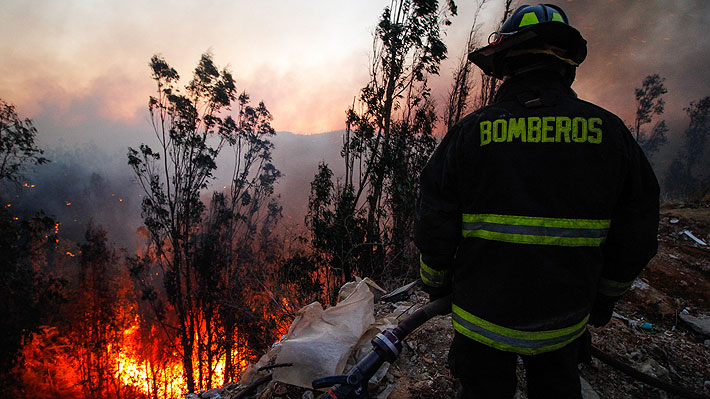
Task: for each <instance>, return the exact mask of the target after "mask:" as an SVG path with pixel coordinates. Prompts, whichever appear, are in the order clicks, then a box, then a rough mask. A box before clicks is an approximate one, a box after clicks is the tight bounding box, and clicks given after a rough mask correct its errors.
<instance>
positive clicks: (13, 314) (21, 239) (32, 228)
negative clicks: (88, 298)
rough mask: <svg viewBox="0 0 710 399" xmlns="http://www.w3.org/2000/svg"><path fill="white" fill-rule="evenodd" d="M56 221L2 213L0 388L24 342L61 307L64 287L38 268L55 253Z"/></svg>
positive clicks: (5, 383) (2, 210) (7, 380)
mask: <svg viewBox="0 0 710 399" xmlns="http://www.w3.org/2000/svg"><path fill="white" fill-rule="evenodd" d="M54 225H55V221H54V220H53V219H52V218H50V217H48V216H46V215H44V214H43V213H41V212H40V213H38V214H37V215H35V216H34V217H32V218H30V219H27V220H20V219H18V218H15V217H13V216H12V214H11V213H10V212H9V210H7V209H6V208H4V207H3V208H0V254H2V256H0V292H2V295H0V313H1V314H2V315H3V316H2V318H0V328H1V329H2V331H3V333H2V335H1V337H0V385H2V386H5V387H8V386H10V381H11V378H12V376H10V375H9V372H10V370H12V368H13V365H14V364H15V362H16V361H18V360H20V359H18V358H17V355H18V350H19V349H20V347H21V345H22V342H23V339H26V338H28V337H29V336H30V334H31V333H33V332H35V331H38V328H39V326H40V325H41V324H42V323H45V322H46V321H47V320H48V319H49V318H50V317H51V316H52V315H53V314H55V313H56V311H57V307H58V305H59V304H61V303H63V302H64V285H65V281H63V280H60V279H57V278H55V277H53V276H51V275H49V274H47V273H46V272H43V271H42V270H41V269H40V268H39V267H37V264H36V263H38V262H39V261H40V260H41V259H42V258H43V257H44V255H45V252H46V251H47V250H49V249H51V248H53V245H52V244H54V239H55V237H54V236H53V235H52V233H53V228H54Z"/></svg>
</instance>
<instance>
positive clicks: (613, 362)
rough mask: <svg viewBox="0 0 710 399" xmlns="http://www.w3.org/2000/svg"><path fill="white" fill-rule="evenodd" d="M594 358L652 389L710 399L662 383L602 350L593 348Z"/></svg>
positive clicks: (699, 398) (695, 398) (692, 397)
mask: <svg viewBox="0 0 710 399" xmlns="http://www.w3.org/2000/svg"><path fill="white" fill-rule="evenodd" d="M592 356H594V357H596V358H597V359H599V360H601V361H602V362H604V363H606V364H608V365H609V366H611V367H613V368H615V369H617V370H619V371H621V372H623V373H625V374H627V375H628V376H630V377H633V378H635V379H637V380H639V381H641V382H644V383H646V384H648V385H650V386H652V387H655V388H658V389H662V390H664V391H666V392H668V393H672V394H674V395H678V396H680V397H683V398H688V399H710V396H706V395H703V394H701V393H698V392H695V391H691V390H690V389H688V388H685V387H681V386H678V385H673V384H671V383H668V382H665V381H661V380H660V379H658V378H656V377H653V376H650V375H648V374H645V373H642V372H640V371H638V370H636V369H635V368H633V367H631V366H629V365H628V364H626V363H624V362H622V361H620V360H617V359H615V358H613V357H612V356H611V355H609V354H607V353H605V352H602V350H601V349H599V348H597V347H595V346H592Z"/></svg>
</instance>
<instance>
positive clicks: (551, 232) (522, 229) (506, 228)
mask: <svg viewBox="0 0 710 399" xmlns="http://www.w3.org/2000/svg"><path fill="white" fill-rule="evenodd" d="M463 229H464V230H486V231H491V232H494V233H503V234H520V235H528V236H546V237H581V238H602V237H606V235H607V232H608V231H609V229H580V228H563V227H544V226H523V225H513V224H498V223H486V222H468V223H464V224H463Z"/></svg>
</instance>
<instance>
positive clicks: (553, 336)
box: [452, 304, 589, 354]
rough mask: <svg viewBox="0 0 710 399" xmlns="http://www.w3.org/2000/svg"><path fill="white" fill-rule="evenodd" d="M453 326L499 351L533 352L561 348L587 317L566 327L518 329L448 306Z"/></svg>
mask: <svg viewBox="0 0 710 399" xmlns="http://www.w3.org/2000/svg"><path fill="white" fill-rule="evenodd" d="M452 310H453V325H454V328H455V329H456V331H458V332H459V333H461V334H463V335H465V336H467V337H469V338H471V339H474V340H476V341H479V342H481V343H484V344H486V345H489V346H492V347H495V348H497V349H500V350H505V351H510V352H516V353H521V354H536V353H542V352H548V351H551V350H555V349H558V348H561V347H563V346H565V345H567V344H569V343H570V342H572V341H574V340H575V339H577V338H578V337H579V336H580V335H582V334H583V333H584V331H585V329H586V325H587V321H588V320H589V316H588V315H587V316H586V317H585V318H584V319H582V321H580V322H579V323H577V324H575V325H573V326H571V327H566V328H561V329H557V330H548V331H521V330H515V329H512V328H507V327H503V326H499V325H497V324H494V323H491V322H489V321H486V320H483V319H481V318H479V317H476V316H474V315H472V314H471V313H468V312H467V311H465V310H463V309H461V308H460V307H458V306H457V305H455V304H453V305H452Z"/></svg>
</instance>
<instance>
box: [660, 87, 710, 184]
mask: <svg viewBox="0 0 710 399" xmlns="http://www.w3.org/2000/svg"><path fill="white" fill-rule="evenodd" d="M685 112H686V113H687V114H688V117H689V118H690V122H689V123H688V128H687V129H686V130H685V145H684V146H683V148H682V149H681V150H680V151H679V153H678V155H677V156H676V158H675V159H674V160H673V163H672V164H671V166H670V168H669V169H668V171H667V173H666V180H665V190H666V193H668V194H669V195H670V196H672V197H687V196H689V195H692V194H695V193H696V191H698V190H700V189H701V187H700V179H699V178H698V177H697V176H698V175H699V174H700V173H705V172H706V170H704V168H700V170H696V169H697V168H696V167H697V166H698V163H699V162H700V160H701V159H702V157H703V155H704V154H705V152H706V149H707V139H708V135H709V134H710V133H709V132H710V96H708V97H704V98H702V99H700V100H698V101H693V102H691V103H690V105H689V106H688V108H685ZM705 177H706V178H707V175H706V176H705Z"/></svg>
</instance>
